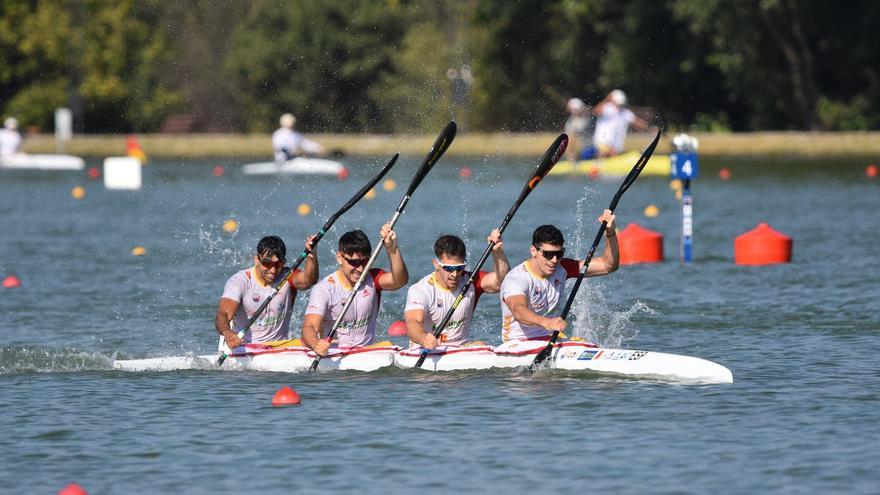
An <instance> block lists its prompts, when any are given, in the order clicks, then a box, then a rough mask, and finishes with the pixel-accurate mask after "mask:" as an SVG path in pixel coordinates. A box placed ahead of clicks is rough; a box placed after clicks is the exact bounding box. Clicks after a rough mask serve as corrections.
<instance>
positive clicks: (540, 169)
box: [415, 134, 568, 368]
mask: <svg viewBox="0 0 880 495" xmlns="http://www.w3.org/2000/svg"><path fill="white" fill-rule="evenodd" d="M567 147H568V136H567V135H566V134H560V135H559V137H557V138H556V140H555V141H553V144H552V145H550V147H549V148H547V151H546V152H544V156H542V157H541V159H540V160H539V161H538V165H537V166H536V167H535V171H534V172H532V175H531V176H529V180H528V181H526V185H525V186H524V187H523V190H522V192H520V193H519V197H518V198H516V202H515V203H513V206H511V207H510V211H508V212H507V216H505V217H504V221H503V222H501V225H500V226H499V227H498V231H499V233H503V232H504V229H505V228H507V224H508V223H510V220H511V219H513V215H514V214H515V213H516V210H518V209H519V207H520V205H521V204H522V203H523V201H525V200H526V198H527V197H529V193H531V192H532V190H534V189H535V187H536V186H537V185H538V184H539V183H540V182H541V179H543V178H544V176H545V175H547V173H548V172H550V169H551V168H553V165H556V162H558V161H559V158H560V157H562V154H563V153H565V149H566V148H567ZM493 247H495V243H494V242H490V243H489V245H488V246H486V250H485V251H483V256H481V257H480V261H478V262H477V265H476V267H474V269H473V271H472V272H471V275H470V276H469V277H468V279H467V281H466V282H465V284H464V285H463V286H462V288H461V291H459V293H458V295H457V296H456V297H455V301H453V303H452V306H451V307H450V308H449V310H448V311H447V312H446V314H445V315H444V316H443V319H442V320H440V324H439V325H437V326H436V327H435V328H434V337H436V338H440V334H442V333H443V330H444V329H445V328H446V325H448V324H449V320H450V319H451V318H452V313H455V310H456V309H457V308H458V305H459V304H461V301H462V299H464V297H465V295H466V294H467V291H468V289H470V288H471V285H473V283H474V280H476V278H477V275H478V274H479V272H480V268H481V267H482V266H483V263H485V262H486V260H487V259H488V258H489V253H490V252H492V248H493ZM428 352H429V350H428V349H422V354H421V355H420V356H419V360H418V361H416V365H415V368H421V367H422V363H424V362H425V358H426V357H428Z"/></svg>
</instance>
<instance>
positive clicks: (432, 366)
mask: <svg viewBox="0 0 880 495" xmlns="http://www.w3.org/2000/svg"><path fill="white" fill-rule="evenodd" d="M546 345H547V344H546V341H540V340H531V341H511V342H506V343H504V344H502V345H500V346H498V347H494V348H493V347H492V346H488V345H476V346H467V347H444V348H438V349H434V350H432V351H431V352H429V354H428V356H427V358H426V359H425V362H424V363H423V364H422V367H421V369H424V370H426V371H456V370H482V369H490V368H525V367H528V366H529V365H530V364H532V362H533V361H534V359H535V356H536V355H537V354H538V353H539V352H540V351H541V349H543V348H544V347H545V346H546ZM420 354H421V350H420V349H406V350H402V349H401V348H400V347H397V346H394V345H377V346H371V347H365V348H356V349H333V350H331V353H330V355H329V356H327V357H325V358H323V359H321V362H320V364H319V366H318V370H319V371H337V370H338V371H375V370H378V369H381V368H386V367H389V366H392V365H393V366H396V367H398V368H412V367H414V366H415V364H416V362H417V361H418V358H419V356H420ZM314 359H315V354H314V353H313V352H311V351H309V350H308V348H306V347H298V346H293V347H283V348H279V349H272V348H250V349H244V350H239V352H235V353H232V354H230V355H229V357H228V359H227V360H226V362H225V363H224V364H223V366H222V367H221V368H220V369H223V370H229V371H232V370H251V371H270V372H284V373H302V372H307V371H308V370H309V368H310V366H311V364H312V361H313V360H314ZM216 362H217V355H205V356H181V357H167V358H152V359H134V360H118V361H115V362H114V368H116V369H119V370H124V371H172V370H182V369H183V370H187V369H201V370H210V369H217V367H216ZM541 369H548V370H566V371H573V372H579V371H580V372H588V373H593V374H603V375H614V376H622V377H631V378H641V379H655V380H663V381H674V382H685V383H733V374H732V373H731V372H730V370H729V369H727V368H725V367H724V366H721V365H720V364H717V363H714V362H712V361H708V360H706V359H701V358H696V357H691V356H682V355H678V354H667V353H663V352H654V351H640V350H631V349H610V348H602V347H598V346H596V345H595V344H591V343H587V342H582V341H564V342H559V343H557V344H556V345H555V346H554V348H553V351H552V352H551V354H550V357H549V358H548V359H547V360H546V361H545V362H544V363H543V365H542V367H541Z"/></svg>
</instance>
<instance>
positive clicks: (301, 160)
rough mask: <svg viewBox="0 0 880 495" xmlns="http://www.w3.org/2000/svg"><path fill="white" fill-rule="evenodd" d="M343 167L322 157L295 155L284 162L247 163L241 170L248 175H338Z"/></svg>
mask: <svg viewBox="0 0 880 495" xmlns="http://www.w3.org/2000/svg"><path fill="white" fill-rule="evenodd" d="M343 170H345V167H344V166H343V165H342V164H341V163H339V162H337V161H333V160H325V159H323V158H307V157H302V156H299V157H296V158H294V159H292V160H288V161H286V162H284V163H278V162H259V163H248V164H247V165H244V166H243V167H242V172H244V173H245V174H248V175H270V174H312V175H322V174H326V175H338V174H339V173H341V172H342V171H343Z"/></svg>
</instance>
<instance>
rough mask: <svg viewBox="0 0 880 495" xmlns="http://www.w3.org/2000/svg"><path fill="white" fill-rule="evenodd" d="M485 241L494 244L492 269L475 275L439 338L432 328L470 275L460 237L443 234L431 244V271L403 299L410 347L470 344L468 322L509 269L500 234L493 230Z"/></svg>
mask: <svg viewBox="0 0 880 495" xmlns="http://www.w3.org/2000/svg"><path fill="white" fill-rule="evenodd" d="M486 240H487V241H488V242H490V243H491V242H494V243H495V245H494V246H493V247H492V262H493V270H492V271H491V272H485V271H480V272H478V273H477V276H476V278H475V279H474V283H473V285H471V286H470V287H469V288H468V291H467V293H466V294H465V296H464V299H462V300H461V302H460V303H459V305H458V307H457V308H456V309H455V313H453V315H452V318H450V320H449V322H448V323H447V324H446V327H445V328H444V329H443V333H441V334H440V338H439V339H437V338H436V337H434V329H435V326H436V325H439V324H440V322H441V321H442V320H443V318H444V317H445V316H446V312H447V311H448V310H449V308H451V307H452V304H453V302H454V301H455V298H456V297H457V296H458V294H459V292H461V288H462V287H463V286H464V285H465V284H466V283H467V279H468V277H470V276H471V273H470V272H468V271H466V270H467V251H466V249H465V246H464V242H462V240H461V239H460V238H458V237H456V236H454V235H444V236H441V237H440V238H438V239H437V241H435V242H434V259H433V260H432V262H431V263H432V264H433V266H434V271H433V272H431V273H430V274H428V275H426V276H425V277H423V278H422V279H421V280H419V281H418V282H416V283H415V284H413V285H411V286H410V288H409V291H408V292H407V296H406V308H405V309H404V317H405V320H406V333H407V335H408V336H409V339H410V347H411V348H416V347H419V346H422V347H425V348H427V349H434V348H436V347H437V346H438V345H442V346H463V345H466V344H468V343H469V342H470V334H471V320H472V318H473V315H474V309H476V306H477V301H479V299H480V296H481V295H482V294H483V293H490V294H494V293H497V292H498V291H499V290H501V282H502V281H503V280H504V277H505V276H506V275H507V272H508V271H509V270H510V263H508V261H507V256H505V254H504V244H503V243H502V241H501V232H500V231H499V230H498V229H495V230H493V231H492V233H491V234H489V237H488V238H487V239H486ZM426 316H428V318H426Z"/></svg>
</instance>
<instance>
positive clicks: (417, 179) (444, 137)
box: [309, 122, 458, 371]
mask: <svg viewBox="0 0 880 495" xmlns="http://www.w3.org/2000/svg"><path fill="white" fill-rule="evenodd" d="M457 130H458V126H457V125H456V124H455V122H449V123H448V124H446V127H444V128H443V130H442V131H441V132H440V135H439V136H438V137H437V141H435V142H434V145H433V146H431V149H430V150H428V154H427V155H426V156H425V159H424V161H422V166H421V167H419V170H418V171H416V175H414V176H413V178H412V182H410V184H409V188H407V190H406V194H404V195H403V199H401V200H400V204H399V205H398V206H397V210H395V212H394V216H392V217H391V220H390V221H389V222H388V223H389V224H390V225H391V228H392V229H393V228H394V224H396V223H397V219H398V218H400V215H401V214H402V213H403V209H404V208H406V204H407V203H409V198H410V197H411V196H412V195H413V192H415V190H416V188H417V187H419V184H421V183H422V180H423V179H424V178H425V176H426V175H428V172H430V171H431V168H432V167H433V166H434V164H435V163H437V160H439V159H440V157H441V156H443V153H445V152H446V149H447V148H449V145H450V144H452V140H453V139H455V133H456V132H457ZM384 240H385V239H381V240H379V243H378V244H377V245H376V248H375V249H374V250H373V254H372V255H370V259H369V260H368V261H367V264H366V265H364V269H363V271H362V272H361V276H360V277H359V278H358V280H357V283H355V284H354V287H352V288H351V293H350V294H349V295H348V299H346V300H345V305H344V306H343V307H342V312H341V313H339V316H338V317H337V318H336V321H335V322H333V328H331V329H330V333H328V334H327V336H326V337H325V338H326V339H327V342H332V341H333V336H335V335H336V331H337V330H338V329H339V326H340V325H342V319H343V318H345V313H347V312H348V308H349V307H350V306H351V303H352V302H353V301H354V296H355V295H356V294H357V293H358V291H359V290H360V289H361V285H363V283H364V280H366V278H367V276H368V275H369V273H370V268H372V266H373V263H374V262H375V261H376V258H377V257H378V256H379V251H380V250H381V249H382V244H383V243H384ZM320 362H321V356H318V357H316V358H315V360H314V361H312V365H311V366H310V367H309V370H310V371H315V370H316V369H318V364H319V363H320Z"/></svg>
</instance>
